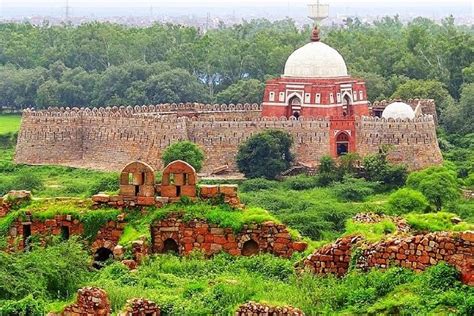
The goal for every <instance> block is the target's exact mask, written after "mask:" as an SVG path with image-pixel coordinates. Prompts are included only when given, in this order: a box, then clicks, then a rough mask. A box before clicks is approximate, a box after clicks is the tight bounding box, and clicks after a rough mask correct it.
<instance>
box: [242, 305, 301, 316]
mask: <svg viewBox="0 0 474 316" xmlns="http://www.w3.org/2000/svg"><path fill="white" fill-rule="evenodd" d="M249 315H251V316H303V315H304V313H303V312H302V311H301V310H300V309H298V308H295V307H292V306H270V305H267V304H260V303H255V302H248V303H245V304H242V305H240V306H239V308H238V309H237V311H236V312H235V316H249Z"/></svg>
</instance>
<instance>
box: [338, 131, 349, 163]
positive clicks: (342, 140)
mask: <svg viewBox="0 0 474 316" xmlns="http://www.w3.org/2000/svg"><path fill="white" fill-rule="evenodd" d="M349 142H350V136H349V135H348V134H347V133H346V132H341V133H339V134H337V137H336V155H337V157H340V156H343V155H345V154H347V153H349Z"/></svg>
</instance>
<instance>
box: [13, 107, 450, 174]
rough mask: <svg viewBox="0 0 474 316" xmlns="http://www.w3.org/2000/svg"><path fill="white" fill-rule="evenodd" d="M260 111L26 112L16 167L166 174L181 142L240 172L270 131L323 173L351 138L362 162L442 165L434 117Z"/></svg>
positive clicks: (208, 165) (214, 164)
mask: <svg viewBox="0 0 474 316" xmlns="http://www.w3.org/2000/svg"><path fill="white" fill-rule="evenodd" d="M387 102H388V101H387ZM412 102H414V101H412ZM427 102H428V103H429V104H431V103H430V102H431V101H429V100H428V101H427ZM261 108H262V107H261V105H258V104H237V105H234V104H229V105H226V104H220V105H219V104H200V103H181V104H174V103H173V104H161V105H147V106H134V107H132V106H120V107H117V106H113V107H102V108H68V107H65V108H64V107H61V108H48V109H46V110H34V109H26V110H24V112H23V117H22V124H21V129H20V132H19V137H18V144H17V148H16V153H15V161H16V162H17V163H26V164H62V165H68V166H75V167H89V168H95V169H104V170H120V168H121V166H122V165H123V164H125V163H127V162H128V161H131V160H140V161H144V162H146V163H149V164H150V165H151V166H152V167H154V168H156V169H161V168H162V167H163V166H162V162H161V154H162V152H163V150H164V149H165V148H166V147H168V146H169V145H170V144H172V143H175V142H177V141H181V140H190V141H192V142H195V143H196V144H198V145H199V146H200V147H201V148H202V149H203V150H204V152H205V156H206V161H205V162H204V169H203V171H204V172H212V170H214V169H216V168H219V167H222V166H223V165H225V166H228V170H230V171H235V170H237V168H236V165H235V155H236V154H237V151H238V148H239V145H240V144H241V143H243V142H244V141H246V140H247V139H248V138H249V137H251V136H252V135H254V134H256V133H259V132H261V131H262V130H265V129H279V130H284V131H287V132H288V133H290V134H291V135H292V136H293V139H294V146H293V149H292V150H293V153H294V154H295V157H296V161H297V162H299V163H303V164H305V165H317V163H318V161H319V160H320V159H321V157H322V156H324V155H328V154H331V155H334V153H335V146H336V145H335V141H334V137H335V136H336V135H337V134H338V133H340V132H345V133H346V134H348V135H350V137H352V144H353V145H351V146H352V147H351V148H350V150H351V151H356V152H358V153H359V154H361V155H363V156H364V155H368V154H371V153H375V152H378V150H379V148H380V146H382V145H384V144H392V145H394V146H395V147H396V148H395V150H394V152H395V159H394V161H398V162H403V163H407V164H408V165H409V166H410V168H412V169H419V168H422V167H425V166H429V165H432V164H437V163H440V162H441V161H442V158H441V152H440V151H439V147H438V144H437V139H436V132H435V120H434V118H433V116H432V115H422V116H418V117H416V118H415V119H413V120H399V119H383V118H378V117H367V116H362V117H354V118H348V117H344V116H341V117H334V116H331V117H329V116H327V117H304V116H302V117H299V118H296V117H289V118H287V117H262V116H261Z"/></svg>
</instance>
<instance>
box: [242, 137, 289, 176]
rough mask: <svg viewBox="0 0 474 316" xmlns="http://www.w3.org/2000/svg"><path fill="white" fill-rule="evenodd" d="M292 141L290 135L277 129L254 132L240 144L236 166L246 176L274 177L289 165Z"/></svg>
mask: <svg viewBox="0 0 474 316" xmlns="http://www.w3.org/2000/svg"><path fill="white" fill-rule="evenodd" d="M292 143H293V139H292V138H291V135H290V134H288V133H287V132H283V131H279V130H266V131H264V132H261V133H258V134H255V135H253V136H251V137H249V138H248V139H247V141H245V142H244V143H243V144H241V145H240V147H239V152H238V153H237V157H236V160H237V166H238V168H239V170H240V171H241V172H243V173H244V174H245V176H246V177H248V178H260V177H263V178H267V179H275V177H276V176H278V175H279V174H280V173H281V172H283V171H285V170H287V169H288V168H289V167H290V163H291V161H292V160H293V157H292V155H291V152H290V148H291V145H292Z"/></svg>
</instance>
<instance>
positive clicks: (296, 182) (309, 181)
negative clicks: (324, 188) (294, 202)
mask: <svg viewBox="0 0 474 316" xmlns="http://www.w3.org/2000/svg"><path fill="white" fill-rule="evenodd" d="M318 184H319V183H318V178H316V177H311V176H305V175H299V176H296V177H289V178H286V179H285V181H284V186H285V187H287V188H288V189H290V190H296V191H302V190H309V189H313V188H315V187H317V186H318Z"/></svg>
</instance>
